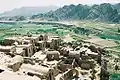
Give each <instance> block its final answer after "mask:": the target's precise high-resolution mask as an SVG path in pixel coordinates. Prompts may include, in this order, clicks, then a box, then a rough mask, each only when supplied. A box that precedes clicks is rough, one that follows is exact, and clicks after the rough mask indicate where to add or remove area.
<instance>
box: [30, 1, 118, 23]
mask: <svg viewBox="0 0 120 80" xmlns="http://www.w3.org/2000/svg"><path fill="white" fill-rule="evenodd" d="M32 18H33V19H34V18H50V19H52V20H58V21H60V20H84V19H87V20H88V19H92V20H99V21H108V22H117V23H118V22H120V3H118V4H114V5H113V4H109V3H103V4H99V5H98V4H94V5H92V6H88V5H82V4H78V5H73V4H71V5H67V6H66V5H65V6H64V7H62V8H59V9H57V10H55V11H49V12H47V13H39V14H37V15H33V16H32Z"/></svg>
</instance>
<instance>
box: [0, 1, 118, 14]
mask: <svg viewBox="0 0 120 80" xmlns="http://www.w3.org/2000/svg"><path fill="white" fill-rule="evenodd" d="M119 2H120V0H0V13H1V12H4V11H8V10H11V9H14V8H19V7H23V6H49V5H58V6H61V5H65V4H100V3H119Z"/></svg>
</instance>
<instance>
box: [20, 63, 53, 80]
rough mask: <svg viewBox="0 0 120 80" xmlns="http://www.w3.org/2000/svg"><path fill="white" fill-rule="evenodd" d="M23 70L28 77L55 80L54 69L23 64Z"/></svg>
mask: <svg viewBox="0 0 120 80" xmlns="http://www.w3.org/2000/svg"><path fill="white" fill-rule="evenodd" d="M21 70H22V71H23V72H25V73H27V74H28V75H35V76H37V77H39V78H40V79H43V80H44V79H45V80H55V76H54V69H52V68H47V67H44V66H40V65H30V64H23V65H22V66H21Z"/></svg>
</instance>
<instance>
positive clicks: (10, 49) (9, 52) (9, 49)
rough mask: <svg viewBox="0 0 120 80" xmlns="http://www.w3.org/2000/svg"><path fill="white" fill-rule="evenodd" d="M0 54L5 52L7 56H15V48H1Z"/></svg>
mask: <svg viewBox="0 0 120 80" xmlns="http://www.w3.org/2000/svg"><path fill="white" fill-rule="evenodd" d="M0 52H4V53H6V54H14V53H15V52H16V48H15V46H0Z"/></svg>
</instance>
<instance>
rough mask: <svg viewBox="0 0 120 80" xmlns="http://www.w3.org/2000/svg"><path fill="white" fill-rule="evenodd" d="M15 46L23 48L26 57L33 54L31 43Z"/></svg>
mask: <svg viewBox="0 0 120 80" xmlns="http://www.w3.org/2000/svg"><path fill="white" fill-rule="evenodd" d="M17 48H23V50H25V56H26V57H31V56H32V55H33V54H34V53H33V45H32V44H28V45H25V44H24V45H17Z"/></svg>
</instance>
